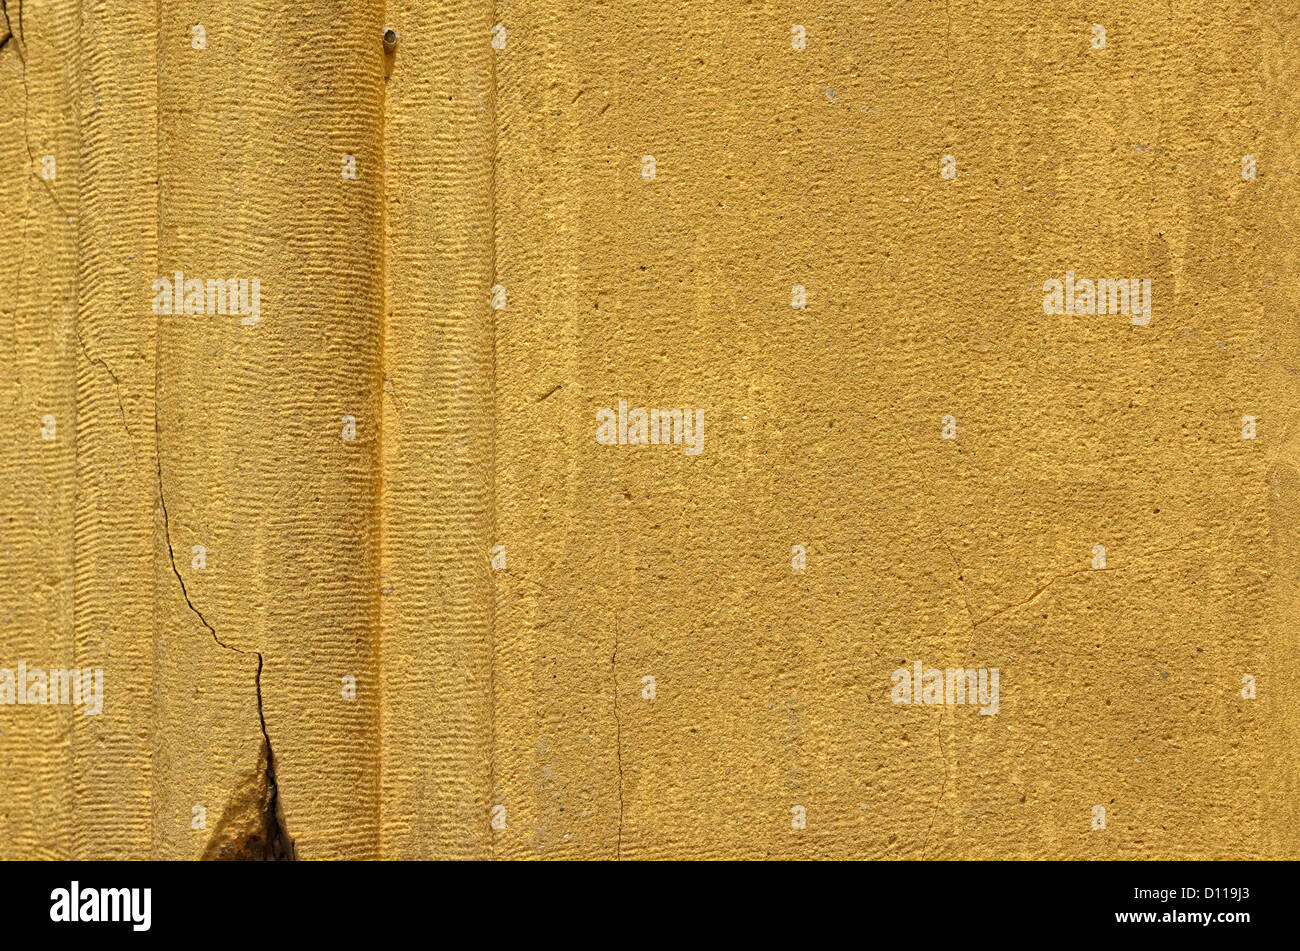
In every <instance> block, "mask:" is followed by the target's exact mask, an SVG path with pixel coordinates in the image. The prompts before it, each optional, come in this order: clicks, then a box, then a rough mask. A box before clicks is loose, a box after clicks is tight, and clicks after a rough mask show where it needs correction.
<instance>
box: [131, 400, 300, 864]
mask: <svg viewBox="0 0 1300 951" xmlns="http://www.w3.org/2000/svg"><path fill="white" fill-rule="evenodd" d="M154 437H155V441H156V444H155V449H156V452H155V458H156V461H157V463H158V503H159V506H160V507H161V508H162V515H163V537H164V538H165V539H166V541H167V557H168V559H169V561H170V562H171V566H172V574H174V575H175V576H176V580H177V581H178V582H179V583H180V586H181V595H182V597H184V598H185V603H186V604H187V605H189V609H190V610H191V611H193V612H194V616H195V617H197V618H198V619H199V621H200V622H201V623H202V624H203V626H204V627H205V628H207V630H208V633H209V634H211V635H212V640H213V641H215V642H216V644H217V645H218V646H219V647H223V648H225V649H226V650H228V651H234V652H235V653H236V654H251V655H253V656H254V657H256V658H257V676H256V677H255V678H254V683H255V685H256V687H257V720H258V724H259V725H260V726H261V729H262V752H263V754H264V755H265V757H266V788H267V790H268V792H269V797H268V800H267V804H266V811H265V814H264V815H263V817H262V818H263V829H264V835H263V840H262V841H263V854H262V855H261V856H260V858H262V859H264V860H266V861H292V860H294V859H296V858H297V857H298V856H297V854H296V852H295V850H294V846H293V839H291V838H290V837H289V833H288V830H287V829H286V828H285V824H284V815H283V813H282V811H281V809H280V787H279V785H278V784H277V782H276V778H275V751H274V750H273V749H272V747H271V734H270V733H269V732H267V729H266V713H265V711H264V710H263V708H262V666H263V660H262V652H261V651H248V650H243V649H241V648H238V647H234V646H232V645H230V644H227V643H226V642H225V641H223V640H222V639H221V638H220V637H219V636H218V635H217V631H216V629H215V628H214V627H213V626H212V625H211V624H209V623H208V619H207V618H205V617H204V616H203V612H202V611H200V610H199V609H198V608H197V607H195V606H194V602H193V601H191V600H190V594H189V591H188V590H187V589H186V587H185V579H184V577H182V576H181V573H180V570H179V569H178V568H177V567H176V552H175V550H174V549H173V548H172V538H171V523H170V521H169V519H168V516H167V499H166V497H165V496H164V495H163V473H162V451H161V437H162V430H161V429H160V428H159V426H158V422H157V418H156V417H155V419H154ZM252 857H254V858H257V857H259V856H252Z"/></svg>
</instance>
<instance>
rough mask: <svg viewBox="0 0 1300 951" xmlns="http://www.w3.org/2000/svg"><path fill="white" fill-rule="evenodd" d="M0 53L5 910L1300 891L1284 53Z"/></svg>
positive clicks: (210, 27) (548, 9)
mask: <svg viewBox="0 0 1300 951" xmlns="http://www.w3.org/2000/svg"><path fill="white" fill-rule="evenodd" d="M0 8H2V10H0V170H2V171H3V174H0V248H2V249H3V250H2V251H0V341H2V342H3V348H2V349H0V353H2V354H3V356H2V357H0V393H2V394H3V402H2V403H0V406H3V409H4V419H5V422H6V425H5V427H4V435H3V438H4V444H3V449H2V450H0V581H2V582H3V583H2V584H0V857H4V858H64V857H72V858H145V857H157V858H181V859H202V858H209V859H232V858H253V859H284V858H297V859H330V858H366V859H377V858H509V859H516V858H519V859H522V858H600V859H615V858H623V859H659V858H724V857H742V858H766V857H770V858H832V857H841V858H843V857H854V858H905V859H920V858H930V859H935V858H995V857H1012V858H1094V859H1111V858H1143V859H1155V858H1230V857H1231V858H1295V857H1298V856H1300V847H1298V846H1300V843H1298V842H1297V835H1298V833H1297V831H1296V830H1297V828H1300V825H1298V820H1300V815H1298V814H1297V813H1298V808H1297V807H1298V805H1300V789H1298V788H1297V779H1298V778H1300V776H1298V773H1297V770H1298V760H1297V753H1296V749H1297V742H1300V737H1298V736H1297V726H1300V713H1297V704H1298V703H1300V689H1298V683H1300V681H1298V677H1300V670H1298V663H1297V651H1298V650H1300V644H1298V643H1297V641H1298V638H1297V626H1296V625H1297V621H1298V620H1300V596H1298V595H1297V588H1296V584H1295V579H1296V578H1297V575H1298V573H1300V505H1298V501H1300V426H1297V422H1298V420H1300V333H1298V331H1300V319H1298V318H1297V313H1298V306H1300V267H1298V265H1300V261H1298V260H1297V254H1298V252H1300V191H1298V188H1300V177H1298V176H1300V154H1298V153H1297V143H1300V129H1297V124H1298V122H1300V120H1298V119H1297V116H1300V108H1298V107H1300V66H1297V65H1296V64H1297V63H1300V3H1297V2H1295V0H1287V2H1263V3H1259V4H1253V5H1245V4H1233V5H1218V6H1215V7H1207V6H1205V5H1201V4H1176V5H1173V6H1163V5H1151V4H1137V3H1112V2H1102V3H1093V4H1083V3H1078V2H1068V0H1063V2H1057V3H1053V4H1044V3H1042V2H1040V0H991V2H986V3H979V4H976V3H969V2H966V3H963V2H958V0H947V2H942V0H927V2H922V3H892V2H856V3H836V4H832V3H826V2H822V0H814V2H806V3H799V2H794V0H790V2H784V0H782V2H761V3H760V2H736V0H717V2H709V3H704V2H693V3H685V4H643V3H633V2H630V0H626V2H609V3H597V4H593V3H578V2H576V0H558V2H557V0H547V2H540V0H522V2H521V0H510V2H506V0H499V2H497V3H495V4H492V3H483V2H478V0H463V2H456V0H415V2H410V3H404V4H396V3H393V4H388V5H385V4H384V3H381V2H362V0H314V2H296V3H284V2H278V0H242V2H235V0H203V2H198V0H195V2H175V0H152V2H144V0H121V2H115V3H113V4H105V3H102V2H96V0H43V2H41V0H25V2H20V0H0ZM386 31H392V32H391V33H386ZM385 36H387V37H388V39H387V41H385V40H384V37H385ZM961 672H968V674H967V673H961ZM74 678H75V686H76V688H77V690H76V693H73V692H72V691H71V689H70V682H71V681H73V680H74ZM96 685H99V686H96ZM83 687H84V689H82V688H83ZM60 689H62V693H61V692H60Z"/></svg>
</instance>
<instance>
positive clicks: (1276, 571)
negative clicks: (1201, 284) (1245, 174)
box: [1241, 4, 1300, 859]
mask: <svg viewBox="0 0 1300 951" xmlns="http://www.w3.org/2000/svg"><path fill="white" fill-rule="evenodd" d="M1260 17H1261V19H1262V20H1264V23H1263V24H1262V25H1263V27H1264V29H1262V30H1261V33H1262V35H1263V36H1265V37H1267V38H1268V42H1266V43H1262V44H1261V61H1260V62H1259V64H1258V65H1257V69H1259V71H1260V73H1261V74H1262V78H1263V85H1264V90H1263V91H1264V95H1263V102H1264V108H1263V109H1262V111H1261V116H1260V118H1261V124H1262V125H1263V128H1262V129H1261V130H1260V139H1261V143H1262V145H1263V148H1262V149H1261V154H1260V155H1259V156H1257V161H1258V162H1260V163H1261V164H1260V171H1259V175H1260V181H1259V185H1260V186H1262V187H1263V189H1264V191H1263V192H1262V193H1261V198H1260V200H1259V206H1258V207H1259V208H1260V209H1261V210H1262V212H1263V213H1262V215H1261V218H1262V220H1261V222H1260V225H1259V230H1260V233H1261V236H1262V237H1263V239H1264V242H1265V244H1264V246H1265V248H1266V251H1265V253H1264V262H1263V263H1264V267H1263V268H1262V270H1263V271H1264V275H1265V281H1264V284H1265V286H1264V288H1263V289H1262V291H1261V298H1262V303H1263V319H1262V320H1261V326H1262V327H1263V328H1265V331H1266V333H1267V334H1268V337H1267V338H1266V339H1267V344H1268V346H1267V347H1264V346H1261V350H1263V351H1264V352H1265V353H1270V354H1272V355H1273V359H1272V360H1270V362H1269V369H1270V373H1269V374H1268V377H1267V379H1266V384H1265V385H1266V394H1267V399H1266V400H1263V401H1261V406H1260V409H1261V410H1262V411H1263V412H1262V413H1261V416H1260V420H1259V425H1260V426H1261V427H1262V432H1263V434H1264V438H1265V439H1267V440H1268V442H1266V443H1265V446H1267V447H1268V449H1269V468H1268V476H1269V482H1268V485H1267V486H1266V491H1267V493H1268V496H1267V497H1268V516H1269V522H1270V525H1269V534H1270V542H1271V543H1272V550H1271V552H1270V555H1271V556H1272V560H1271V568H1272V577H1271V578H1270V579H1269V585H1270V590H1271V593H1272V595H1273V597H1272V605H1271V609H1272V616H1271V617H1269V618H1268V623H1269V630H1270V633H1271V636H1270V637H1269V640H1268V644H1267V650H1266V656H1265V657H1264V658H1261V666H1262V673H1263V676H1259V677H1258V678H1257V679H1258V681H1259V682H1258V684H1257V690H1258V693H1259V698H1260V704H1261V706H1260V711H1259V714H1258V715H1259V716H1261V717H1263V718H1265V721H1266V724H1267V726H1266V727H1265V734H1266V735H1272V736H1273V737H1274V738H1275V739H1274V742H1273V744H1272V747H1271V749H1270V751H1269V753H1270V755H1269V756H1268V758H1267V763H1268V770H1267V773H1266V776H1265V780H1266V786H1265V788H1264V790H1262V795H1263V797H1264V801H1265V806H1266V809H1265V815H1264V821H1263V823H1262V830H1261V831H1262V835H1261V842H1260V849H1259V856H1260V857H1261V858H1267V859H1294V858H1295V856H1296V855H1297V853H1300V752H1298V747H1297V743H1300V712H1298V711H1300V636H1298V635H1297V633H1296V632H1297V623H1298V622H1300V591H1298V590H1297V587H1296V583H1295V579H1296V577H1297V575H1298V574H1300V418H1297V415H1296V407H1297V406H1300V383H1298V382H1297V380H1296V372H1297V371H1296V369H1295V368H1296V367H1300V320H1297V318H1296V313H1297V307H1300V258H1298V256H1297V238H1298V237H1300V234H1298V232H1300V199H1298V198H1297V195H1296V189H1295V184H1294V176H1295V175H1296V173H1297V170H1298V169H1300V149H1297V148H1296V144H1295V143H1296V132H1297V129H1296V126H1297V121H1296V118H1295V117H1296V114H1297V113H1296V105H1297V90H1300V69H1298V68H1297V67H1296V54H1297V52H1300V50H1298V49H1297V47H1298V46H1300V43H1297V30H1300V11H1298V10H1296V9H1295V8H1294V7H1291V8H1287V6H1286V5H1285V4H1269V5H1267V6H1265V7H1264V8H1263V10H1262V11H1261V12H1260ZM1274 410H1276V412H1274ZM1241 673H1242V674H1249V673H1253V672H1252V671H1242V672H1241Z"/></svg>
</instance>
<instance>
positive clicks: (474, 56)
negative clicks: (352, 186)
mask: <svg viewBox="0 0 1300 951" xmlns="http://www.w3.org/2000/svg"><path fill="white" fill-rule="evenodd" d="M493 12H494V11H493V6H492V4H491V3H485V2H483V0H440V2H436V3H431V4H422V5H419V6H418V7H417V8H416V9H410V8H400V9H395V8H390V9H389V11H388V17H389V19H388V22H387V24H386V25H387V26H388V27H390V28H392V29H394V30H396V31H397V33H398V34H399V39H398V41H397V44H396V47H395V48H394V50H393V51H392V53H391V54H390V55H389V61H388V74H389V78H388V89H387V95H388V98H387V108H386V110H385V117H386V122H385V129H384V151H385V169H386V196H385V201H386V224H385V239H386V244H385V252H384V269H385V287H386V312H385V329H384V354H383V363H384V409H383V439H382V444H383V449H382V465H383V478H384V484H383V488H382V502H381V520H382V538H383V542H382V547H383V555H382V565H383V567H382V574H383V582H382V584H383V589H382V590H383V592H384V593H383V596H382V599H381V617H382V625H381V627H382V635H381V637H382V656H383V688H382V693H383V700H382V708H383V714H382V726H381V737H380V741H381V746H382V751H383V754H382V755H383V765H382V780H381V783H382V786H381V803H382V819H381V829H380V836H381V852H382V854H383V855H384V857H385V858H435V857H436V858H470V857H483V856H486V855H488V854H490V853H491V848H492V843H491V838H490V836H491V830H490V825H489V811H490V809H491V806H492V805H493V804H494V803H491V802H490V801H489V800H490V799H491V793H492V785H493V779H492V693H493V689H492V613H493V603H492V601H493V595H492V584H491V580H490V577H489V575H488V571H489V557H490V555H489V550H490V548H491V547H492V545H493V544H494V543H495V542H494V540H493V534H494V524H493V523H494V519H493V485H492V473H493V452H494V450H493V438H492V426H493V424H492V420H493V399H494V393H493V375H494V374H493V320H492V316H493V311H492V310H491V308H490V306H489V298H490V293H491V288H492V286H493V285H494V284H495V283H497V277H496V275H494V273H493V271H494V263H493V245H492V214H493V195H492V181H493V155H494V118H493V113H494V95H495V91H494V79H493V74H492V55H493V51H492V47H491V45H490V31H491V29H492V26H493V22H494V21H493V19H492V16H493ZM506 294H507V298H506V303H507V304H508V289H507V291H506ZM508 557H509V556H508V553H507V558H508ZM507 812H508V809H507Z"/></svg>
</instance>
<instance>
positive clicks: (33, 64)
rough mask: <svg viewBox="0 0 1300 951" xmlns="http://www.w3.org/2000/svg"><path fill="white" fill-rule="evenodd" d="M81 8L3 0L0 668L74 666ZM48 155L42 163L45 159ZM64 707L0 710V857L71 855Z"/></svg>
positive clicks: (70, 2) (68, 719) (70, 714)
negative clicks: (77, 80) (76, 27)
mask: <svg viewBox="0 0 1300 951" xmlns="http://www.w3.org/2000/svg"><path fill="white" fill-rule="evenodd" d="M76 10H77V0H56V2H50V3H46V4H42V5H40V6H36V5H33V4H29V5H28V9H27V10H26V11H24V15H23V17H22V19H21V21H20V19H19V15H18V5H17V4H16V3H15V2H13V0H6V2H3V3H0V208H2V209H3V213H0V247H3V248H4V249H5V250H4V252H3V254H2V255H0V405H3V406H4V407H5V410H6V418H7V424H8V425H7V426H6V427H5V435H4V439H3V442H0V579H3V581H4V584H0V668H4V669H6V670H9V671H14V670H16V668H17V666H18V664H19V663H24V664H26V665H28V666H30V667H41V668H48V667H71V666H72V664H73V662H74V657H75V656H76V654H77V653H78V652H77V650H76V649H75V646H74V635H73V623H74V622H73V598H74V588H73V578H72V572H71V571H70V570H69V566H71V564H72V561H73V552H74V510H75V509H76V507H77V501H76V496H77V482H76V470H77V441H76V436H77V423H76V415H77V414H76V410H77V405H76V403H77V370H78V365H79V357H78V353H77V344H76V312H77V284H76V221H75V218H74V216H75V215H76V194H77V192H76V179H77V145H76V143H77V138H76V136H77V129H76V111H75V95H76V94H75V89H74V85H73V84H74V81H75V78H76V72H75V61H76V56H75V49H72V48H70V47H71V44H73V43H75V37H76V34H75V30H73V29H71V27H72V26H73V25H74V24H75V21H76ZM47 157H48V159H47ZM74 717H78V718H80V714H79V713H77V712H75V711H73V710H72V708H70V707H65V706H59V707H50V706H18V705H9V704H5V705H4V706H0V763H2V764H3V766H0V857H3V858H30V859H60V858H70V857H72V855H73V852H74V840H76V839H77V835H76V830H75V828H74V821H75V817H76V813H75V810H74V806H75V801H76V799H75V797H74V792H73V789H72V785H71V783H70V782H69V778H70V776H71V774H72V769H73V765H72V763H73V761H72V756H73V744H74V741H73V740H72V739H71V736H72V733H73V730H74Z"/></svg>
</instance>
